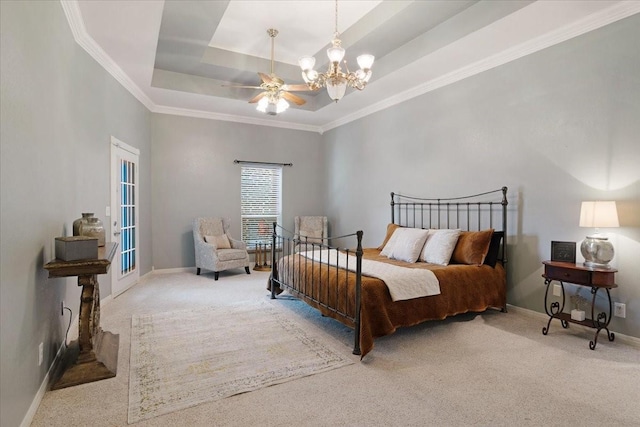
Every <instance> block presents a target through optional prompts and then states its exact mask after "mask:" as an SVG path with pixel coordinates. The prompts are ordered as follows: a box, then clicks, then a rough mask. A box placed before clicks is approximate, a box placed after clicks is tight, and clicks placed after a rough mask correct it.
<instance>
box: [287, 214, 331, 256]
mask: <svg viewBox="0 0 640 427" xmlns="http://www.w3.org/2000/svg"><path fill="white" fill-rule="evenodd" d="M294 221H295V228H294V233H295V235H296V239H300V243H299V244H298V245H296V247H295V251H296V252H302V251H310V250H311V249H312V245H311V244H312V243H324V244H325V245H326V244H328V243H329V242H328V241H327V237H328V236H327V228H328V227H327V217H326V216H297V217H295V218H294ZM316 250H319V248H318V247H316Z"/></svg>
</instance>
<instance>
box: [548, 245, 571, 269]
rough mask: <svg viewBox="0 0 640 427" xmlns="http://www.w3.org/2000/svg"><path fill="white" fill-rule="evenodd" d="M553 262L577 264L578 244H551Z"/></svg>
mask: <svg viewBox="0 0 640 427" xmlns="http://www.w3.org/2000/svg"><path fill="white" fill-rule="evenodd" d="M551 261H561V262H570V263H573V264H575V262H576V242H558V241H552V242H551Z"/></svg>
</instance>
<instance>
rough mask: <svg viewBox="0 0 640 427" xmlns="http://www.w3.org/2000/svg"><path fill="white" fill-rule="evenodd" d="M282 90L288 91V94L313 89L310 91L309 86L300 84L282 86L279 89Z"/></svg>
mask: <svg viewBox="0 0 640 427" xmlns="http://www.w3.org/2000/svg"><path fill="white" fill-rule="evenodd" d="M281 89H282V90H288V91H290V92H308V91H311V90H313V89H310V88H309V86H307V85H305V84H300V85H284V86H282V88H281Z"/></svg>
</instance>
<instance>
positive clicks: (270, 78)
mask: <svg viewBox="0 0 640 427" xmlns="http://www.w3.org/2000/svg"><path fill="white" fill-rule="evenodd" d="M267 34H269V37H271V73H270V74H269V75H267V74H265V73H258V75H259V76H260V79H261V80H262V83H261V84H260V86H245V85H234V86H228V87H235V88H246V89H262V90H263V92H260V93H259V94H258V95H256V96H255V97H253V98H251V99H250V100H249V104H255V103H256V102H257V103H258V106H257V109H258V111H261V112H263V113H267V114H270V115H273V116H275V115H276V114H278V113H281V112H283V111H284V110H286V109H287V108H288V107H289V103H288V102H287V101H291V102H293V103H294V104H296V105H303V104H304V103H305V102H306V101H305V100H304V99H302V98H301V97H299V96H297V95H294V94H292V93H290V92H304V91H310V90H311V89H309V86H307V85H306V84H295V85H288V84H285V83H284V80H282V79H281V78H280V77H278V76H277V75H276V74H275V73H274V72H273V63H274V60H273V52H274V39H275V37H276V36H277V35H278V30H275V29H273V28H269V29H268V30H267Z"/></svg>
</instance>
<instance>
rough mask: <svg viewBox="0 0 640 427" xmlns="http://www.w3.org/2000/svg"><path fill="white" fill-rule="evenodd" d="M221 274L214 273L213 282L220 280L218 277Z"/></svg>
mask: <svg viewBox="0 0 640 427" xmlns="http://www.w3.org/2000/svg"><path fill="white" fill-rule="evenodd" d="M219 274H220V272H219V271H214V272H213V280H218V275H219Z"/></svg>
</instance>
